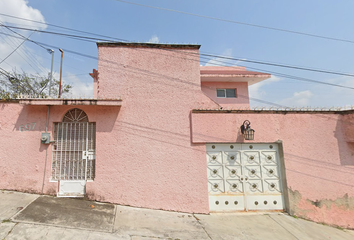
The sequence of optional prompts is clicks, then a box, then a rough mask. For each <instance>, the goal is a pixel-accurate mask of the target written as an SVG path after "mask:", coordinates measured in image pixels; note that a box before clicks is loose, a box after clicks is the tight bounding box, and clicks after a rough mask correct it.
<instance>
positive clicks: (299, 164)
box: [192, 112, 354, 228]
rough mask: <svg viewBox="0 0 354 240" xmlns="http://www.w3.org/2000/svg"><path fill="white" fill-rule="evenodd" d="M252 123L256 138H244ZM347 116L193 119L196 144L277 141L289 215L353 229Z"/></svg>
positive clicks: (352, 151) (353, 151)
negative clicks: (246, 126)
mask: <svg viewBox="0 0 354 240" xmlns="http://www.w3.org/2000/svg"><path fill="white" fill-rule="evenodd" d="M246 119H247V120H249V121H250V122H251V127H252V128H253V129H254V130H255V139H254V140H253V141H245V140H244V139H243V137H242V136H241V133H240V126H241V125H242V123H243V121H244V120H246ZM343 123H344V121H343V116H342V115H339V114H334V113H333V114H321V113H315V114H313V113H289V112H288V113H285V112H284V113H265V112H260V113H256V112H254V113H240V112H239V113H237V112H231V113H225V112H224V113H215V112H214V113H201V112H199V113H198V112H195V113H193V114H192V129H193V132H192V139H193V140H192V141H193V143H205V142H214V143H217V142H220V143H222V142H235V141H236V142H257V143H258V142H276V141H278V140H281V141H282V142H283V148H284V161H285V167H286V180H287V184H288V190H289V191H288V194H289V199H290V206H289V208H290V212H291V213H293V214H295V215H298V216H301V217H304V218H308V219H311V220H314V221H317V222H324V223H327V224H333V225H339V226H342V227H350V228H354V218H353V216H354V184H353V183H354V157H353V155H354V145H353V144H352V143H349V142H346V140H345V136H344V132H343V130H342V129H343V126H342V125H343Z"/></svg>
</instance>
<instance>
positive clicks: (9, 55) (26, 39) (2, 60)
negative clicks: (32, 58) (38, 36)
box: [0, 33, 33, 64]
mask: <svg viewBox="0 0 354 240" xmlns="http://www.w3.org/2000/svg"><path fill="white" fill-rule="evenodd" d="M32 34H33V33H31V34H30V35H29V37H30V36H32ZM29 37H28V38H29ZM28 38H26V39H25V40H23V42H21V44H20V45H18V46H17V47H16V48H15V49H14V50H13V51H12V52H11V53H10V54H9V55H7V56H6V57H5V58H4V59H3V60H1V62H0V64H1V63H3V62H4V61H5V60H6V59H8V58H9V57H10V56H11V55H12V54H13V53H14V52H16V50H17V49H18V48H19V47H21V46H22V44H24V43H25V42H26V41H27V39H28Z"/></svg>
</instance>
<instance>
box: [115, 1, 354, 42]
mask: <svg viewBox="0 0 354 240" xmlns="http://www.w3.org/2000/svg"><path fill="white" fill-rule="evenodd" d="M115 1H117V2H121V3H126V4H131V5H136V6H140V7H146V8H152V9H158V10H163V11H169V12H175V13H181V14H186V15H190V16H194V17H199V18H206V19H211V20H217V21H221V22H228V23H234V24H240V25H245V26H250V27H256V28H263V29H268V30H274V31H280V32H287V33H292V34H297V35H303V36H307V37H314V38H322V39H327V40H333V41H340V42H346V43H354V41H353V40H348V39H341V38H334V37H328V36H322V35H317V34H312V33H305V32H299V31H293V30H288V29H284V28H275V27H268V26H264V25H258V24H252V23H246V22H240V21H233V20H228V19H223V18H217V17H211V16H206V15H201V14H196V13H190V12H184V11H179V10H175V9H169V8H162V7H155V6H150V5H145V4H140V3H134V2H128V1H123V0H115Z"/></svg>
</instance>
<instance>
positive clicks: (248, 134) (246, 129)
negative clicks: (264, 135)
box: [241, 120, 255, 140]
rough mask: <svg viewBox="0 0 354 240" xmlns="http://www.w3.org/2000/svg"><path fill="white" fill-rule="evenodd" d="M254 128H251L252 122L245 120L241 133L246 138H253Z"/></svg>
mask: <svg viewBox="0 0 354 240" xmlns="http://www.w3.org/2000/svg"><path fill="white" fill-rule="evenodd" d="M254 132H255V131H254V130H253V129H252V128H251V122H250V121H248V120H245V121H244V122H243V124H242V125H241V133H242V135H243V137H244V138H245V140H253V139H254Z"/></svg>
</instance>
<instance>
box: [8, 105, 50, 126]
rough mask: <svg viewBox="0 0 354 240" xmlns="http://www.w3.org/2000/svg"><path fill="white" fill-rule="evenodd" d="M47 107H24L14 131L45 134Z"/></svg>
mask: <svg viewBox="0 0 354 240" xmlns="http://www.w3.org/2000/svg"><path fill="white" fill-rule="evenodd" d="M46 120H47V106H24V107H23V108H22V110H21V112H20V114H19V115H18V117H17V119H16V123H15V126H14V129H13V131H20V132H31V131H36V132H42V131H43V132H44V131H45V124H46Z"/></svg>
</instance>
